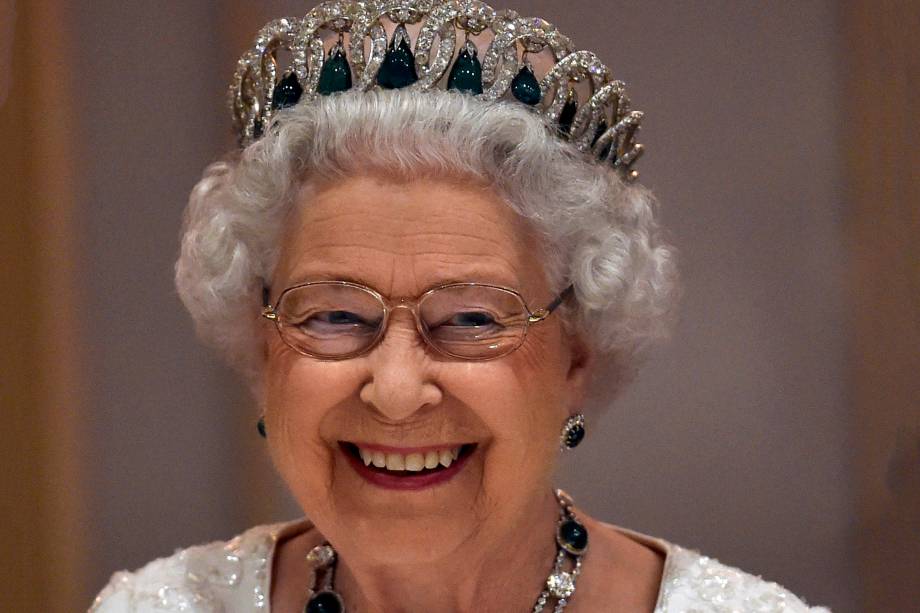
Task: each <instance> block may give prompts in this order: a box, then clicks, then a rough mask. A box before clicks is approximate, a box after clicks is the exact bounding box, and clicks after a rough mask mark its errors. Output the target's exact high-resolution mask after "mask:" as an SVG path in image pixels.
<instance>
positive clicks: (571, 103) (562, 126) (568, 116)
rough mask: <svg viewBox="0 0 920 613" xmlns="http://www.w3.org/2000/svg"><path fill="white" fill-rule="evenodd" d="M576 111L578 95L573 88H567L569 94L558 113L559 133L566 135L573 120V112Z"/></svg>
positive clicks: (570, 128)
mask: <svg viewBox="0 0 920 613" xmlns="http://www.w3.org/2000/svg"><path fill="white" fill-rule="evenodd" d="M576 112H578V97H577V96H576V95H575V90H571V89H570V90H569V95H568V97H567V98H566V100H565V104H564V105H562V111H561V112H560V113H559V133H560V134H564V135H568V134H569V132H570V131H571V130H572V122H573V121H575V113H576Z"/></svg>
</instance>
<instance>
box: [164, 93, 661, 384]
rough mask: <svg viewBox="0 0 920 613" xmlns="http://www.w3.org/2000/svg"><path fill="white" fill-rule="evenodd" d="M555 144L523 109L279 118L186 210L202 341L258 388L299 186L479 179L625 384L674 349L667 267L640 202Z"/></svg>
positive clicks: (342, 110)
mask: <svg viewBox="0 0 920 613" xmlns="http://www.w3.org/2000/svg"><path fill="white" fill-rule="evenodd" d="M551 129H553V128H551V127H549V126H547V124H546V123H545V122H544V120H543V119H541V118H540V117H539V116H537V115H536V114H534V113H532V112H531V111H530V110H529V109H528V108H526V107H524V106H523V105H522V104H519V103H516V102H508V101H497V102H483V101H480V100H476V99H475V98H473V97H471V96H469V95H466V94H460V93H457V92H446V91H442V90H430V91H425V92H410V91H405V90H396V91H377V90H375V91H370V92H345V93H343V94H338V95H333V96H325V97H321V98H320V99H319V100H316V101H312V102H308V103H303V104H299V105H296V106H294V107H291V108H288V109H285V110H283V111H282V112H280V113H279V114H278V115H277V121H276V123H274V125H272V126H271V127H270V128H269V129H268V130H267V132H268V133H267V134H266V135H265V136H264V137H262V138H261V139H260V140H258V141H256V142H255V143H253V144H252V145H250V146H249V147H247V148H246V149H245V150H243V151H242V152H239V153H236V154H234V155H233V156H232V157H231V158H228V159H227V160H224V161H220V162H216V163H213V164H211V165H210V166H208V167H207V169H206V170H205V172H204V175H203V177H202V178H201V180H200V181H199V182H198V184H197V185H196V186H195V188H194V190H193V191H192V194H191V197H190V199H189V204H188V208H187V209H186V214H185V222H184V228H183V231H182V248H181V254H180V256H179V260H178V262H177V263H176V287H177V289H178V292H179V296H180V297H181V299H182V301H183V303H184V304H185V306H186V307H187V308H188V310H189V312H190V313H191V315H192V318H193V319H194V321H195V325H196V330H197V332H198V334H199V336H200V337H201V338H202V339H203V340H205V341H206V342H207V343H208V344H210V345H213V346H215V347H217V349H218V350H219V351H220V353H221V354H222V355H223V356H224V357H225V358H226V359H227V360H228V361H229V362H230V363H231V364H232V365H233V366H235V367H236V368H237V369H238V370H239V371H240V372H241V373H242V374H243V375H244V376H245V377H246V378H247V380H248V381H249V383H250V384H251V385H253V386H255V388H257V386H258V383H257V381H258V372H259V369H260V364H261V359H262V353H261V352H260V351H259V349H258V342H259V341H258V338H259V337H258V333H259V330H258V328H257V326H259V325H264V324H263V323H260V321H259V319H260V312H261V287H262V279H270V278H271V277H272V272H273V270H274V267H275V264H276V262H277V259H278V252H279V242H280V238H279V237H280V235H281V231H282V228H283V226H284V223H285V218H286V216H287V213H288V211H289V210H290V208H291V206H292V203H293V201H294V195H295V194H296V193H297V191H298V190H299V189H300V188H301V187H302V186H303V185H305V184H306V185H310V184H312V183H314V182H326V181H330V180H335V179H338V178H341V177H345V176H348V175H353V174H357V173H368V172H381V173H386V174H387V175H389V176H396V177H397V178H406V179H408V178H411V177H419V176H429V177H431V176H434V177H437V176H443V177H472V178H474V179H476V180H479V181H482V182H484V183H486V184H488V185H490V186H491V187H493V188H494V189H495V190H496V192H497V193H498V194H499V195H500V197H501V198H502V199H503V200H504V201H505V202H506V203H507V204H508V205H509V206H510V207H512V209H513V210H515V211H516V212H517V213H519V214H520V215H522V216H523V217H524V218H526V219H528V220H530V222H531V225H532V226H533V228H534V229H535V230H536V231H537V232H538V233H539V235H541V237H542V238H543V239H544V243H545V245H546V253H547V254H548V259H547V261H546V274H547V279H548V280H549V282H550V283H551V284H552V285H554V288H555V290H556V291H559V290H561V289H563V288H564V287H565V286H566V285H567V284H568V283H572V284H574V286H575V297H576V300H575V305H574V306H572V307H570V308H566V309H564V310H563V311H562V316H563V318H564V321H565V322H566V326H567V328H568V329H569V330H570V331H578V332H581V333H582V334H583V335H584V338H585V339H586V340H587V342H588V343H589V344H590V345H591V347H592V349H593V350H594V351H595V352H596V353H597V354H598V355H599V356H600V357H601V358H602V359H601V360H600V361H601V362H603V365H604V368H605V369H606V370H607V371H608V375H609V374H610V370H611V369H612V371H614V372H615V374H616V377H615V378H616V379H617V380H618V381H619V380H620V379H621V378H622V376H623V375H624V374H625V373H628V372H631V371H633V370H634V366H635V363H636V358H637V357H638V356H639V355H640V354H641V351H642V349H643V348H645V347H646V346H647V345H648V344H649V343H650V342H651V341H653V340H655V339H658V338H661V337H663V336H665V335H666V334H667V333H668V330H669V328H670V324H671V322H672V320H673V313H674V306H675V302H676V297H677V293H678V291H677V283H676V278H677V274H676V268H675V252H674V249H673V248H672V247H671V246H669V245H667V244H666V243H665V242H664V241H663V240H662V236H661V234H662V231H661V229H660V227H659V224H658V221H657V219H656V209H657V203H656V201H655V199H654V197H653V196H652V194H651V192H649V190H648V189H646V188H644V187H642V186H640V185H628V184H625V183H624V182H623V181H621V179H620V178H619V176H618V175H617V174H616V172H615V171H614V169H613V167H612V166H611V165H610V164H609V163H602V162H598V161H596V160H594V159H591V158H589V156H588V155H587V154H585V153H583V152H580V151H579V150H577V149H576V148H575V147H574V145H572V144H570V143H567V142H565V141H563V140H561V139H559V138H555V137H553V136H552V135H551V134H550V133H549V132H548V130H551ZM605 379H607V380H609V379H610V377H609V376H608V377H605ZM618 387H619V386H618ZM255 388H254V389H255Z"/></svg>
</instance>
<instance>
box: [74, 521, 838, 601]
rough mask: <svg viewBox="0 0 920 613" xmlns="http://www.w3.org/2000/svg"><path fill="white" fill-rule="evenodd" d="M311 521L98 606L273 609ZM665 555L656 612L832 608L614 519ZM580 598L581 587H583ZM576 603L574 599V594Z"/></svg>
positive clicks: (152, 574) (169, 561)
mask: <svg viewBox="0 0 920 613" xmlns="http://www.w3.org/2000/svg"><path fill="white" fill-rule="evenodd" d="M310 527H311V524H310V522H309V521H308V520H303V519H301V520H296V521H293V522H287V523H282V524H274V525H266V526H256V527H254V528H251V529H249V530H247V531H246V532H244V533H243V534H241V535H239V536H237V537H235V538H233V539H232V540H230V541H226V542H225V541H218V542H214V543H210V544H208V545H199V546H196V547H189V548H188V549H183V550H180V551H178V552H176V553H175V554H174V555H172V556H170V557H167V558H160V559H158V560H154V561H153V562H150V563H149V564H147V565H146V566H144V567H143V568H141V569H140V570H138V571H135V572H133V573H131V572H127V571H120V572H117V573H115V574H114V575H112V578H111V580H110V581H109V583H108V585H106V586H105V588H104V589H103V590H102V591H101V592H100V593H99V595H98V596H97V597H96V599H95V600H94V601H93V604H92V605H91V607H90V609H89V610H90V612H91V613H164V612H168V611H183V612H192V613H243V612H244V611H245V612H252V611H264V612H266V613H267V612H268V611H269V594H270V592H269V589H270V581H271V564H272V558H273V557H274V551H275V546H276V544H277V543H278V542H279V541H280V540H282V539H284V538H287V537H289V536H291V535H294V534H298V533H301V532H303V531H304V530H307V529H309V528H310ZM612 527H613V528H614V529H616V530H618V531H619V532H621V533H623V534H625V535H626V536H628V537H629V538H632V539H633V540H635V541H638V542H640V543H643V544H645V545H647V546H649V547H652V548H653V549H656V550H658V551H661V552H662V553H663V554H664V555H665V564H664V573H663V576H662V581H661V588H660V591H659V593H658V602H657V604H656V605H655V611H654V613H710V612H711V613H749V612H750V613H754V612H758V613H774V612H779V611H782V612H786V613H800V612H801V613H806V612H807V613H830V612H829V609H826V608H824V607H809V606H807V605H806V604H805V603H804V602H803V601H802V600H800V599H799V598H797V597H796V596H795V595H793V594H792V593H791V592H789V591H788V590H786V589H785V588H783V587H782V586H780V585H778V584H776V583H772V582H770V581H765V580H763V579H761V578H759V577H755V576H753V575H750V574H748V573H745V572H743V571H740V570H738V569H736V568H732V567H730V566H726V565H724V564H721V563H720V562H719V561H718V560H715V559H714V558H709V557H706V556H704V555H701V554H699V553H698V552H696V551H693V550H690V549H684V548H683V547H680V546H678V545H674V544H673V543H669V542H668V541H665V540H662V539H659V538H654V537H650V536H647V535H644V534H641V533H639V532H635V531H632V530H627V529H625V528H620V527H618V526H612ZM576 598H577V594H576ZM573 604H574V600H573Z"/></svg>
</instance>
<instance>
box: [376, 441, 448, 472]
mask: <svg viewBox="0 0 920 613" xmlns="http://www.w3.org/2000/svg"><path fill="white" fill-rule="evenodd" d="M460 450H461V447H452V448H450V449H437V450H431V451H427V452H425V453H421V452H415V453H410V454H408V455H403V454H401V453H384V452H382V451H376V450H370V449H362V448H361V447H358V455H359V456H361V461H362V462H364V465H365V466H370V465H371V464H373V465H374V466H375V467H377V468H386V469H387V470H392V471H395V472H402V471H411V472H418V471H420V470H424V469H426V468H427V469H434V468H438V467H439V466H444V467H445V468H446V467H448V466H450V465H451V464H452V463H453V462H454V461H455V460H456V459H457V458H459V457H460Z"/></svg>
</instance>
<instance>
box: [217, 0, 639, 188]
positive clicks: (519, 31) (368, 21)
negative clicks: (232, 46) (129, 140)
mask: <svg viewBox="0 0 920 613" xmlns="http://www.w3.org/2000/svg"><path fill="white" fill-rule="evenodd" d="M384 20H388V21H389V22H390V23H392V24H396V25H395V29H393V34H392V36H391V37H390V40H389V41H388V40H387V32H386V28H385V26H384ZM406 24H421V26H420V28H421V29H420V30H419V33H418V36H417V37H416V40H415V48H414V50H413V47H412V40H411V38H410V36H409V32H408V31H407V29H406ZM324 30H325V31H331V32H334V33H336V34H338V39H337V40H336V41H335V43H334V44H333V45H332V46H331V47H330V48H329V49H328V50H327V49H326V42H324V39H323V37H322V33H323V31H324ZM487 30H488V32H486V31H487ZM458 31H459V32H463V39H462V42H461V43H460V44H459V48H458V44H457V42H458V41H457V38H458V37H457V33H458ZM483 33H485V35H484V36H482V37H481V38H482V42H481V43H480V44H484V45H485V50H484V52H483V53H482V59H481V60H480V53H479V52H480V49H481V48H482V47H481V46H479V45H477V42H476V41H475V40H474V37H478V36H480V35H483ZM346 35H347V37H348V41H347V43H346V40H345V39H346ZM366 47H368V48H369V52H367V51H366V50H365V48H366ZM543 52H548V53H549V54H551V55H552V59H553V66H552V68H551V69H550V70H549V71H548V72H547V73H546V74H544V75H543V76H542V78H538V77H537V75H536V74H535V72H534V69H533V66H532V64H531V62H530V60H529V59H528V56H534V55H536V54H539V53H543ZM282 54H286V55H288V56H289V61H288V62H287V63H286V65H284V66H281V65H280V62H281V60H280V56H281V55H282ZM448 66H450V70H449V71H448V70H447V68H448ZM445 73H447V75H446V79H444V78H443V77H444V76H445ZM442 83H443V86H444V87H446V88H447V89H449V90H456V91H459V92H464V93H467V94H469V95H472V96H474V97H475V98H478V99H481V100H485V101H491V100H498V99H501V98H504V97H510V98H511V99H514V100H516V101H517V102H519V103H521V104H524V105H526V106H528V107H529V108H531V109H533V111H534V112H536V113H538V114H540V115H541V116H543V117H544V118H546V120H547V121H548V122H549V123H550V125H551V126H552V128H553V131H554V132H555V134H556V135H557V136H558V137H560V138H562V139H563V140H566V141H569V142H571V143H573V144H574V145H575V146H576V147H577V148H578V149H580V150H582V151H585V152H590V153H591V154H593V155H594V156H596V158H597V159H598V160H601V161H603V162H605V163H609V164H612V165H613V167H614V168H615V169H616V170H617V172H618V173H619V174H620V176H621V177H622V178H623V179H624V180H626V181H634V180H635V179H636V178H637V177H638V172H637V171H636V170H634V169H633V164H634V163H635V161H636V160H637V159H639V157H640V156H641V155H642V153H643V147H642V145H641V144H639V143H637V142H635V136H636V132H637V131H638V130H639V124H640V122H641V120H642V113H641V112H639V111H633V110H630V103H629V98H628V97H627V96H626V93H625V85H624V84H623V82H622V81H619V80H614V79H613V78H612V76H611V74H610V70H609V69H608V68H607V66H605V65H604V64H603V63H601V62H600V60H598V59H597V57H596V56H595V55H594V53H592V52H590V51H585V50H576V49H575V47H574V45H573V44H572V42H571V41H570V40H569V38H568V37H566V36H565V35H563V34H562V33H560V32H559V31H558V30H557V29H556V28H555V26H553V25H552V24H550V23H549V22H547V21H544V20H543V19H539V18H530V17H521V16H520V15H518V13H516V12H515V11H512V10H502V11H496V10H494V9H493V8H492V7H490V6H489V5H487V4H485V3H484V2H481V1H479V0H447V1H444V0H366V1H346V0H331V1H329V2H323V3H322V4H320V5H319V6H317V7H316V8H314V9H313V10H311V11H310V12H309V13H307V15H305V16H304V17H303V18H300V19H297V18H286V19H277V20H274V21H272V22H270V23H268V24H267V25H265V26H264V27H263V28H262V29H261V30H260V31H259V33H258V35H257V36H256V39H255V43H254V44H253V46H252V47H251V48H250V49H249V50H248V51H247V52H246V53H245V54H244V55H243V56H242V57H241V58H240V60H239V63H238V65H237V69H236V73H235V74H234V78H233V82H232V83H231V86H230V107H231V110H232V113H233V120H234V128H235V130H236V133H237V136H238V139H239V143H240V146H243V147H245V146H247V145H249V144H251V143H252V142H254V141H255V140H257V139H258V138H259V137H260V136H261V135H262V133H263V131H264V129H265V126H268V125H270V123H271V121H272V117H273V116H274V114H275V113H276V112H277V111H278V110H280V109H283V108H286V107H288V106H292V105H295V104H298V103H300V102H304V101H308V100H311V99H316V97H317V96H323V95H330V94H334V93H336V92H342V91H347V90H351V89H357V90H359V91H367V90H369V89H372V88H375V87H379V88H383V89H403V88H405V89H409V90H426V89H435V88H438V87H441V84H442ZM581 100H583V102H580V101H581Z"/></svg>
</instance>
